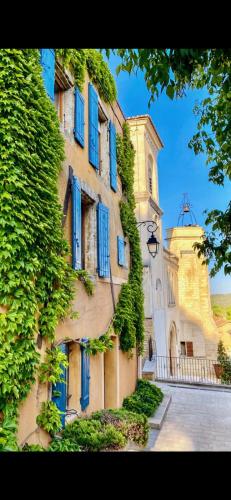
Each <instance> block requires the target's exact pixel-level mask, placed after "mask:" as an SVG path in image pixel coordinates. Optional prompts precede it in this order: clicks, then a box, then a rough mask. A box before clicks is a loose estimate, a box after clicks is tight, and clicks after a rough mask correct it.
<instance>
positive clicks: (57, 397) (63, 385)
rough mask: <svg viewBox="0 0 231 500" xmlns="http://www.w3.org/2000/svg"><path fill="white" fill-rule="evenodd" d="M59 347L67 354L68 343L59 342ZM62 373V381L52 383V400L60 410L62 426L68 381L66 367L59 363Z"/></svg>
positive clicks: (65, 408) (63, 424)
mask: <svg viewBox="0 0 231 500" xmlns="http://www.w3.org/2000/svg"><path fill="white" fill-rule="evenodd" d="M59 349H60V350H61V351H62V352H64V353H65V354H66V355H67V356H68V345H67V344H60V345H59ZM61 367H62V369H63V373H62V375H61V377H62V379H63V381H62V382H57V384H53V385H52V401H54V403H55V404H56V406H57V407H58V409H59V410H60V411H62V412H63V413H62V415H61V421H62V427H64V426H65V413H66V410H67V381H68V369H67V368H65V367H64V366H63V365H61Z"/></svg>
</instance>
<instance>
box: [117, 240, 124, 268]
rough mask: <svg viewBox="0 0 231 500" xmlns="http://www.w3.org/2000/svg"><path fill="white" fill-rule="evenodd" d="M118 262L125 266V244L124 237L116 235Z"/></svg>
mask: <svg viewBox="0 0 231 500" xmlns="http://www.w3.org/2000/svg"><path fill="white" fill-rule="evenodd" d="M117 250H118V264H119V265H120V266H125V245H124V238H122V237H121V236H117Z"/></svg>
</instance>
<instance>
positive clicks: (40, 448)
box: [21, 443, 46, 451]
mask: <svg viewBox="0 0 231 500" xmlns="http://www.w3.org/2000/svg"><path fill="white" fill-rule="evenodd" d="M21 451H46V449H45V448H43V446H41V445H40V444H28V443H26V444H24V446H23V447H22V448H21Z"/></svg>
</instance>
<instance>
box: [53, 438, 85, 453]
mask: <svg viewBox="0 0 231 500" xmlns="http://www.w3.org/2000/svg"><path fill="white" fill-rule="evenodd" d="M47 451H81V448H80V446H79V445H78V444H76V443H75V442H74V441H72V440H71V439H60V438H59V439H58V438H53V440H52V441H51V443H50V445H49V446H48V448H47Z"/></svg>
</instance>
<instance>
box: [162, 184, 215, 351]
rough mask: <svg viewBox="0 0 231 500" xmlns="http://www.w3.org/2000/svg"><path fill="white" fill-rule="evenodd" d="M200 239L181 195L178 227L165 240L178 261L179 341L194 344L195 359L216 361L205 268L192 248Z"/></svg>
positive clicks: (190, 206)
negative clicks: (197, 357)
mask: <svg viewBox="0 0 231 500" xmlns="http://www.w3.org/2000/svg"><path fill="white" fill-rule="evenodd" d="M203 237H204V230H203V228H202V227H201V226H199V225H198V224H197V223H196V218H195V215H194V213H193V212H192V205H191V203H190V202H189V201H188V196H187V193H184V199H183V202H182V205H181V212H180V215H179V217H178V225H177V226H176V227H173V228H170V229H168V230H167V238H166V239H167V242H168V249H169V251H170V252H173V253H174V254H175V255H176V256H177V257H178V259H179V270H178V291H179V292H178V293H179V308H180V323H181V328H180V331H181V332H180V337H181V338H180V341H181V342H192V343H193V355H194V356H201V357H204V356H205V357H207V358H210V359H216V358H217V344H218V331H217V327H216V324H215V322H214V320H213V315H212V309H211V300H210V283H209V273H208V266H207V265H206V264H203V258H202V257H198V255H197V251H196V250H195V249H194V244H195V243H197V242H201V241H202V240H203Z"/></svg>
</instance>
